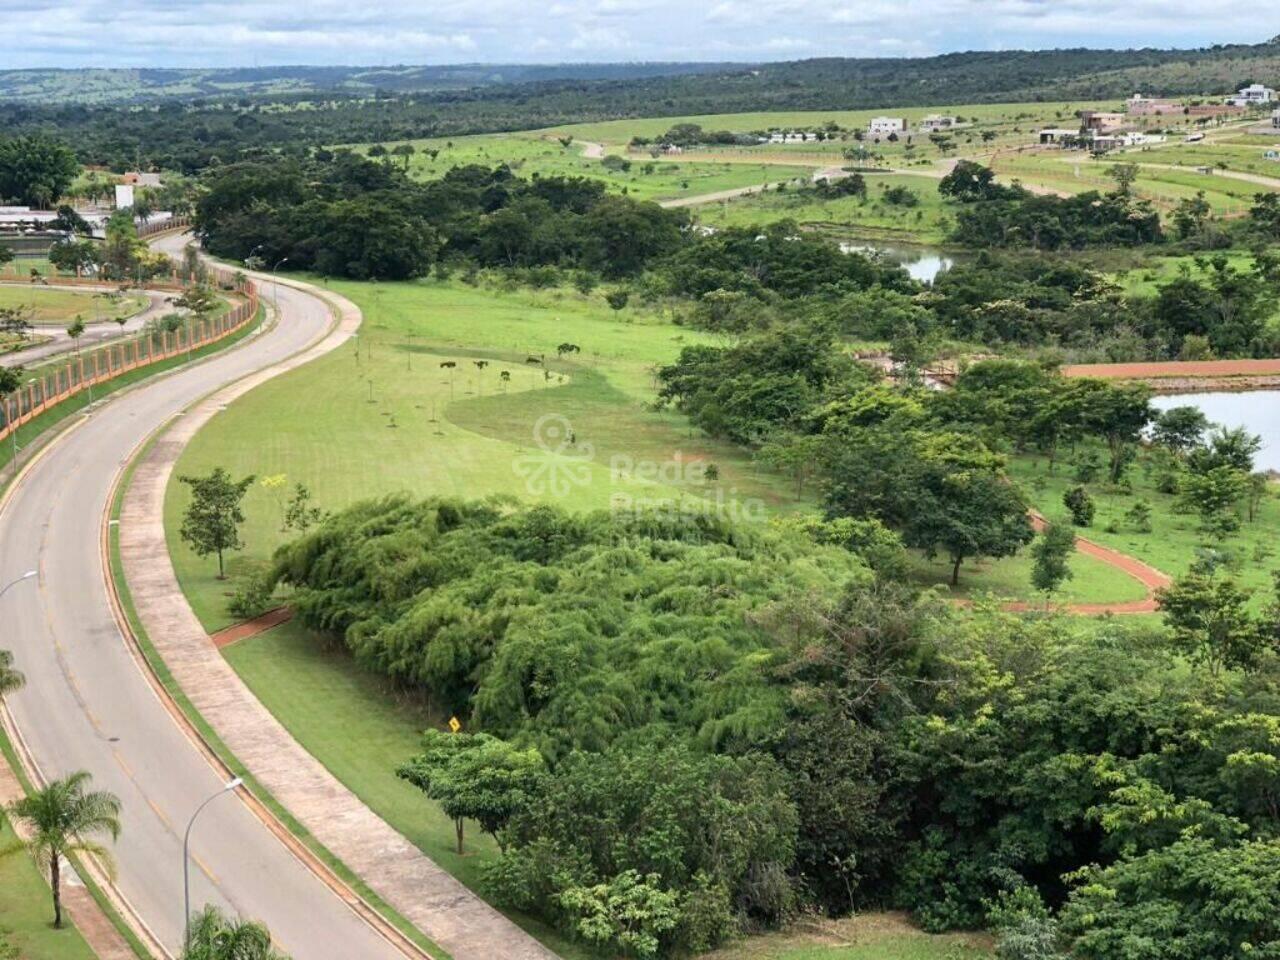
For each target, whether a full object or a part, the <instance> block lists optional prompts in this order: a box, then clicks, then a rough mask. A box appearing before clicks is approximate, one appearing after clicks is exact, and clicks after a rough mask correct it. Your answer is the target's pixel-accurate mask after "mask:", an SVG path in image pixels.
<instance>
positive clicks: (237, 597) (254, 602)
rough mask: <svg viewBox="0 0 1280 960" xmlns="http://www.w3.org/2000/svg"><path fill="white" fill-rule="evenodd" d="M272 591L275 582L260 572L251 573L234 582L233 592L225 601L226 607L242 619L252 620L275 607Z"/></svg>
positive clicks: (273, 590)
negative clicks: (226, 601)
mask: <svg viewBox="0 0 1280 960" xmlns="http://www.w3.org/2000/svg"><path fill="white" fill-rule="evenodd" d="M274 592H275V584H274V583H272V582H271V580H270V578H268V577H266V576H264V575H262V574H260V573H255V574H252V575H251V576H248V577H246V578H244V579H243V580H239V581H237V582H236V587H235V592H234V593H233V594H232V595H231V600H230V601H229V602H228V603H227V609H228V610H230V611H231V613H232V615H233V616H236V617H240V618H241V619H242V620H252V619H254V618H255V617H260V616H262V615H263V614H264V613H266V612H267V611H268V610H271V609H273V608H274V607H275V605H276V603H275V600H274V599H273V598H272V594H274Z"/></svg>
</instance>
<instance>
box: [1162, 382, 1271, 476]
mask: <svg viewBox="0 0 1280 960" xmlns="http://www.w3.org/2000/svg"><path fill="white" fill-rule="evenodd" d="M1151 405H1152V406H1153V407H1155V408H1156V409H1157V410H1161V411H1164V410H1168V409H1170V408H1171V407H1197V408H1199V410H1200V411H1201V412H1202V413H1203V414H1204V415H1205V416H1206V417H1208V418H1209V420H1210V422H1212V423H1220V424H1222V425H1223V426H1224V427H1244V428H1245V429H1246V430H1248V431H1249V432H1250V433H1255V434H1257V435H1258V436H1260V437H1262V449H1261V450H1259V451H1258V455H1257V457H1256V458H1255V459H1254V465H1255V467H1256V468H1257V469H1259V470H1275V471H1278V472H1280V390H1246V391H1243V392H1240V393H1178V394H1167V395H1164V396H1158V397H1153V398H1152V400H1151Z"/></svg>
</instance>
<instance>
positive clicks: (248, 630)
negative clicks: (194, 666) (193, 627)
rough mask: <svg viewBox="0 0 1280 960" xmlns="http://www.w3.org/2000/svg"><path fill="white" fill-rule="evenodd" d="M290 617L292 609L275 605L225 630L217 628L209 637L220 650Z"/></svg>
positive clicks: (286, 620)
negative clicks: (273, 607)
mask: <svg viewBox="0 0 1280 960" xmlns="http://www.w3.org/2000/svg"><path fill="white" fill-rule="evenodd" d="M291 619H293V611H292V610H290V609H289V608H288V607H276V608H275V609H274V610H268V611H267V612H266V613H264V614H263V615H262V616H260V617H254V618H253V619H252V620H246V621H244V622H243V623H236V624H233V625H231V626H229V627H227V628H226V629H225V630H219V631H218V632H217V633H215V634H213V635H212V636H211V637H210V638H209V639H211V640H212V641H213V645H214V646H215V647H217V648H218V649H219V650H221V649H222V648H223V647H229V646H231V644H233V643H239V642H240V641H241V640H248V639H249V638H250V637H256V636H257V635H258V634H260V633H266V632H267V631H268V630H270V629H271V628H272V627H278V626H280V624H282V623H287V622H288V621H290V620H291Z"/></svg>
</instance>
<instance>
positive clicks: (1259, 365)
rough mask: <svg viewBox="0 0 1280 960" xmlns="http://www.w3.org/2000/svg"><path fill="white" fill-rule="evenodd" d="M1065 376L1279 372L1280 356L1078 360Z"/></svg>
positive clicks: (1113, 377) (1129, 377)
mask: <svg viewBox="0 0 1280 960" xmlns="http://www.w3.org/2000/svg"><path fill="white" fill-rule="evenodd" d="M1062 375H1063V376H1064V377H1100V378H1103V379H1109V380H1146V379H1151V380H1159V379H1163V378H1165V377H1249V376H1276V375H1280V358H1271V359H1267V360H1167V361H1164V362H1160V363H1077V364H1072V365H1070V366H1066V367H1063V368H1062Z"/></svg>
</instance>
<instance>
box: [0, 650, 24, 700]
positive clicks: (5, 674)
mask: <svg viewBox="0 0 1280 960" xmlns="http://www.w3.org/2000/svg"><path fill="white" fill-rule="evenodd" d="M26 682H27V678H26V677H24V676H23V675H22V673H21V671H18V670H15V669H14V667H13V654H12V653H10V652H9V651H8V650H0V701H3V700H4V698H5V696H6V695H7V694H10V693H13V691H15V690H17V689H18V688H19V687H21V686H22V685H23V684H24V683H26Z"/></svg>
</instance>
